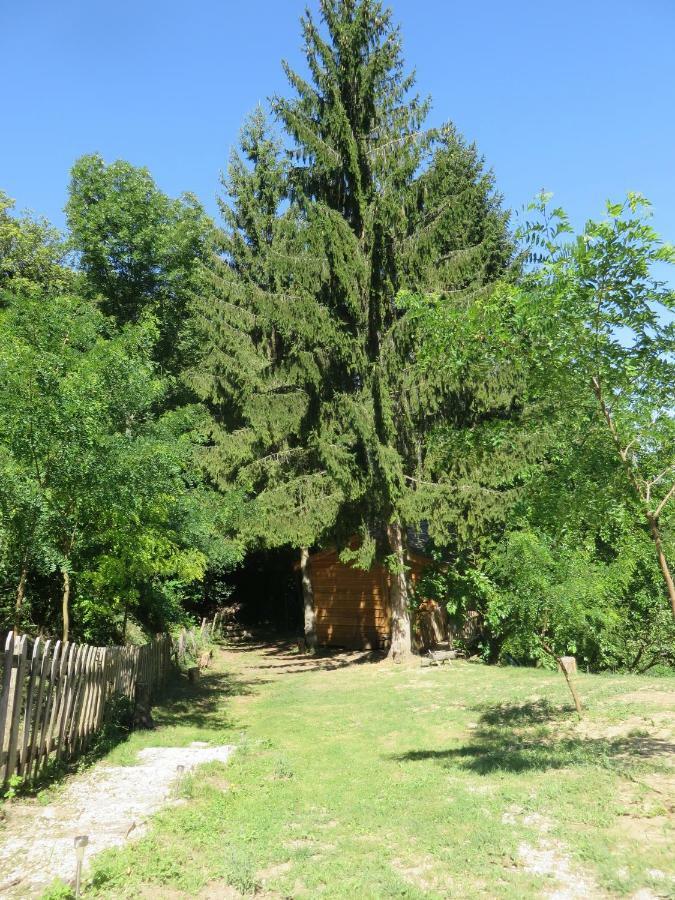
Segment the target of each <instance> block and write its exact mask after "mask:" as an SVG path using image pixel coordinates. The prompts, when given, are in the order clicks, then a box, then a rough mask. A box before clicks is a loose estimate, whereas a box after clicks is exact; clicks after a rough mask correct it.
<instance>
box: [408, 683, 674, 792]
mask: <svg viewBox="0 0 675 900" xmlns="http://www.w3.org/2000/svg"><path fill="white" fill-rule="evenodd" d="M481 708H482V709H483V713H482V715H481V717H480V719H479V726H478V728H477V729H476V730H475V731H474V732H473V734H472V737H471V740H470V741H469V742H468V743H466V744H465V745H463V746H459V747H452V748H447V749H440V750H436V749H434V750H410V751H408V752H407V753H402V754H398V755H396V756H394V757H393V758H394V759H395V760H396V761H398V762H423V761H425V760H432V761H434V762H436V763H438V764H439V765H441V766H442V767H443V768H447V769H458V768H459V769H465V770H469V771H471V772H475V773H477V774H479V775H490V774H492V773H493V772H512V773H518V772H537V771H538V772H543V771H547V770H550V769H564V768H577V767H584V766H587V767H595V768H597V767H602V768H605V769H609V770H614V771H622V772H624V773H625V772H626V771H627V770H630V769H631V768H638V767H639V766H640V765H641V764H642V763H644V762H645V761H646V760H651V761H654V762H657V763H658V762H659V761H662V762H665V761H666V760H668V759H669V758H672V755H673V754H675V744H673V743H671V742H669V741H666V740H662V739H660V738H654V737H650V736H649V735H641V734H638V735H627V736H622V737H615V738H592V737H584V736H581V735H580V736H570V735H568V734H566V735H564V736H558V735H557V734H556V733H555V731H554V730H547V731H545V732H544V734H541V726H542V725H546V724H549V723H550V724H554V723H556V722H560V721H561V720H562V719H565V720H568V719H569V717H570V715H571V713H572V710H571V709H568V708H566V707H557V706H552V705H550V704H548V703H547V702H546V701H536V702H533V703H527V704H500V705H498V706H493V707H487V708H486V707H481ZM528 726H530V727H532V729H533V730H532V731H528ZM537 729H538V730H539V732H540V733H539V734H537Z"/></svg>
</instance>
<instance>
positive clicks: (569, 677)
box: [557, 656, 583, 718]
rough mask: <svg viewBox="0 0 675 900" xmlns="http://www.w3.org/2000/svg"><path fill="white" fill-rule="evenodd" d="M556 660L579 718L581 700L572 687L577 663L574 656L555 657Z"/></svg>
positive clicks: (581, 711)
mask: <svg viewBox="0 0 675 900" xmlns="http://www.w3.org/2000/svg"><path fill="white" fill-rule="evenodd" d="M557 660H558V666H559V667H560V671H561V672H562V673H563V675H564V676H565V681H566V682H567V687H568V688H569V689H570V693H571V694H572V697H573V698H574V705H575V706H576V709H577V715H578V716H579V718H581V716H582V713H583V710H582V706H581V699H580V698H579V694H577V689H576V687H575V686H574V681H573V676H574V675H576V673H577V661H576V659H575V657H574V656H559V657H557Z"/></svg>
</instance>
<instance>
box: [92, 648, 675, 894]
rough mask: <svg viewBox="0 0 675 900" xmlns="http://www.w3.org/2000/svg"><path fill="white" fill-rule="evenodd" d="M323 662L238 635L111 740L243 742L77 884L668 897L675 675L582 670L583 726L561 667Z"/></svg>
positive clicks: (167, 890) (194, 890)
mask: <svg viewBox="0 0 675 900" xmlns="http://www.w3.org/2000/svg"><path fill="white" fill-rule="evenodd" d="M353 658H354V657H353V656H352V657H350V658H349V659H351V660H353ZM347 659H348V658H345V659H344V660H343V661H344V662H345V663H346V662H347ZM338 661H339V660H333V663H336V662H338ZM323 665H325V661H321V660H319V661H317V662H316V663H314V662H313V663H310V664H309V666H308V667H306V668H303V667H302V666H300V665H298V658H297V656H296V655H295V654H294V653H293V651H290V650H285V649H284V648H282V647H279V646H277V647H276V648H274V647H269V648H265V647H262V646H258V647H257V648H253V649H244V648H243V647H232V648H230V649H228V650H226V651H225V652H224V653H222V654H219V655H218V657H217V660H216V666H215V668H214V670H213V671H211V672H210V673H209V674H207V675H206V677H205V678H204V680H203V681H202V684H201V685H200V686H199V688H197V689H193V691H194V693H193V694H190V692H189V689H188V688H187V687H184V688H182V693H180V694H179V695H178V696H177V697H174V699H173V700H172V701H171V702H170V703H168V704H167V705H166V706H165V707H163V708H162V709H160V710H158V711H157V716H156V718H157V721H158V723H159V726H160V727H159V729H158V730H157V731H155V732H145V733H141V734H136V735H134V736H132V738H131V739H130V740H129V741H128V742H126V743H125V744H123V745H120V746H119V747H117V748H116V749H115V750H114V751H113V752H112V754H111V755H110V756H109V760H110V761H112V762H116V763H119V762H124V761H126V762H129V763H132V762H133V758H134V755H135V753H136V751H137V750H138V749H139V748H140V747H141V746H147V745H154V746H156V745H160V744H163V745H166V744H184V743H189V742H190V741H192V740H209V741H213V742H219V743H234V744H236V745H237V748H238V749H237V751H236V753H235V755H234V757H233V758H232V761H231V762H230V763H228V764H227V765H225V766H224V765H221V764H209V765H208V766H205V767H203V768H202V769H200V770H198V771H197V772H196V773H195V774H194V775H193V776H189V777H187V778H186V779H185V781H184V783H183V784H182V786H181V793H182V794H183V796H184V797H185V802H184V803H183V804H182V805H178V806H172V807H169V808H167V809H166V810H165V811H163V812H161V813H159V814H158V815H157V816H156V817H155V819H154V820H153V824H152V827H151V829H150V830H149V832H148V833H147V834H146V835H145V836H144V837H142V838H141V839H140V840H139V841H137V842H136V843H133V844H130V845H129V847H128V848H126V849H124V850H123V851H111V852H109V853H106V854H104V855H102V856H101V857H99V858H98V859H97V861H96V862H95V864H94V868H93V870H92V874H91V877H90V879H89V882H88V886H87V890H86V896H101V897H115V898H117V897H138V896H141V897H160V896H161V897H163V898H167V900H168V898H173V897H203V898H207V897H211V898H218V897H225V898H227V897H238V896H240V895H244V896H250V895H253V894H257V895H261V896H268V897H280V898H281V897H353V898H367V897H411V898H413V897H453V898H455V897H505V898H516V897H540V896H552V895H555V892H556V891H557V890H561V889H562V888H564V887H565V885H567V888H568V890H569V891H570V892H569V893H567V894H560V895H559V896H560V897H585V896H598V897H607V896H610V897H611V896H632V895H634V894H636V893H637V892H638V891H642V893H641V894H639V896H640V898H641V900H645V898H652V897H672V896H675V853H674V852H673V850H674V846H675V844H674V842H673V829H672V812H673V805H672V804H673V794H674V792H673V784H674V781H673V771H674V770H673V750H675V746H674V745H673V725H674V723H675V681H673V680H670V679H667V678H662V679H657V678H647V677H641V678H639V677H632V676H589V675H580V676H579V678H578V683H579V689H580V692H581V694H582V698H583V700H584V702H585V704H586V707H587V714H586V717H585V719H584V721H583V722H581V723H579V722H578V721H577V720H576V718H575V716H574V715H573V714H572V711H571V706H570V702H569V697H568V694H567V689H566V687H565V684H564V681H563V679H562V677H561V676H559V675H557V674H556V673H546V672H542V671H540V670H534V669H531V670H530V669H515V668H491V667H486V666H482V665H473V664H468V663H462V662H455V663H452V664H450V665H448V666H444V667H442V668H441V667H439V668H424V669H423V668H419V667H418V666H411V667H404V666H394V665H391V664H389V663H386V662H383V663H364V664H357V663H352V664H349V665H346V664H345V665H344V666H342V667H339V668H335V669H332V670H326V669H325V668H322V666H323Z"/></svg>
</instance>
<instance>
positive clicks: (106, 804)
mask: <svg viewBox="0 0 675 900" xmlns="http://www.w3.org/2000/svg"><path fill="white" fill-rule="evenodd" d="M233 750H234V747H231V746H220V747H216V746H211V745H209V744H205V743H203V742H201V741H195V742H194V743H193V744H191V745H190V746H189V747H146V748H145V749H143V750H141V751H139V753H138V757H137V758H138V763H137V764H136V765H133V766H105V765H98V766H95V767H94V768H93V769H91V770H89V771H88V772H85V773H83V774H82V775H76V776H75V777H74V778H72V779H71V780H70V781H69V782H68V784H67V785H66V787H65V788H64V790H63V791H62V792H60V793H59V794H58V797H57V798H56V799H55V800H54V802H53V803H51V804H50V805H49V806H46V807H43V806H39V805H38V804H37V803H35V802H33V803H29V802H19V803H15V804H12V805H11V806H9V808H8V817H7V821H6V822H5V823H4V824H3V825H2V828H1V829H0V842H1V845H0V900H5V898H11V897H39V896H40V895H41V893H42V892H43V891H44V889H45V887H46V886H47V885H49V884H50V883H51V882H52V881H53V880H54V879H55V878H62V879H63V880H64V881H66V882H69V881H71V880H72V879H73V878H74V875H75V852H74V849H73V839H74V838H75V836H76V835H78V834H86V835H88V837H89V846H88V847H87V851H86V856H85V868H86V860H87V859H91V857H92V856H94V855H95V854H97V853H100V852H101V851H102V850H107V849H108V848H110V847H119V846H121V845H122V844H124V843H126V842H127V841H128V840H133V839H135V838H137V837H139V836H140V835H141V834H143V831H144V830H145V826H146V822H147V819H148V818H149V816H151V815H152V814H153V813H155V812H157V811H158V810H159V809H160V808H161V807H162V806H164V805H165V804H166V803H167V802H169V800H170V799H171V794H172V791H173V790H174V787H175V783H176V779H177V774H176V767H177V766H184V768H185V772H186V773H187V772H189V771H190V770H192V769H194V768H195V766H199V765H201V764H202V763H207V762H213V761H218V762H223V763H225V762H227V760H228V759H229V758H230V756H231V754H232V752H233Z"/></svg>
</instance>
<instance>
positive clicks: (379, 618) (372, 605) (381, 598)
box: [310, 550, 391, 650]
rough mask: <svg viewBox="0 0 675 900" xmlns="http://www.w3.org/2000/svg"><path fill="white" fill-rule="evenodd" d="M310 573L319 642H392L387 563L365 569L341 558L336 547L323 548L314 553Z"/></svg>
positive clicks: (366, 645) (355, 645)
mask: <svg viewBox="0 0 675 900" xmlns="http://www.w3.org/2000/svg"><path fill="white" fill-rule="evenodd" d="M310 576H311V579H312V588H313V590H314V608H315V610H316V630H317V638H318V641H319V644H322V645H324V646H334V647H349V648H351V649H355V650H360V649H372V650H376V649H384V648H386V647H387V646H388V645H389V637H390V631H391V625H390V622H391V614H390V610H389V586H388V583H387V582H388V578H387V573H386V571H385V570H384V567H383V566H381V565H379V564H378V565H375V566H373V568H372V569H371V570H370V571H369V572H364V571H363V570H362V569H355V568H354V567H353V566H348V565H345V564H344V563H342V562H340V560H339V559H338V555H337V552H336V551H335V550H323V551H321V552H319V553H313V554H312V556H311V557H310Z"/></svg>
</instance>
